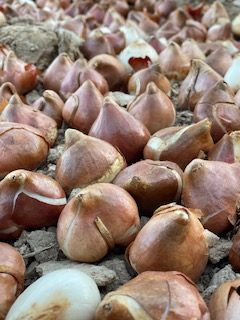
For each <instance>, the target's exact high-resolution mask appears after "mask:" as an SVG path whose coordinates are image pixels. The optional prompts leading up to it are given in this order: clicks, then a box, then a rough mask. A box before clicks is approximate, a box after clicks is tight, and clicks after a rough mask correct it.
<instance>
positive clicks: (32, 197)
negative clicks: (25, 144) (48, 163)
mask: <svg viewBox="0 0 240 320" xmlns="http://www.w3.org/2000/svg"><path fill="white" fill-rule="evenodd" d="M0 198H1V211H0V226H1V227H0V238H1V239H4V240H5V239H11V238H14V237H16V235H17V234H18V235H19V234H20V233H21V231H22V230H23V229H24V228H40V227H46V226H50V225H53V224H56V222H57V220H58V217H59V215H60V213H61V210H62V209H63V207H64V205H65V204H66V197H65V193H64V191H63V189H62V187H61V186H60V184H59V183H58V182H56V181H55V180H53V179H52V178H50V177H48V176H45V175H43V174H41V173H37V172H31V171H27V170H16V171H13V172H11V173H9V174H8V175H7V176H6V177H5V178H4V179H3V180H2V181H1V182H0Z"/></svg>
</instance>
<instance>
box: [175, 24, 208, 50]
mask: <svg viewBox="0 0 240 320" xmlns="http://www.w3.org/2000/svg"><path fill="white" fill-rule="evenodd" d="M206 37H207V30H206V29H205V27H204V26H203V25H202V24H201V23H200V22H198V21H195V20H191V19H190V20H187V21H186V24H185V26H184V27H183V28H182V29H181V30H180V31H179V32H178V33H177V34H175V35H173V36H172V37H171V38H170V40H172V41H175V42H177V43H179V44H182V43H183V41H185V40H186V39H188V38H190V39H194V40H196V41H198V42H204V41H205V40H206Z"/></svg>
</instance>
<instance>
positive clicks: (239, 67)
mask: <svg viewBox="0 0 240 320" xmlns="http://www.w3.org/2000/svg"><path fill="white" fill-rule="evenodd" d="M239 73H240V55H237V56H236V57H235V58H234V59H233V62H232V64H231V66H230V68H229V69H228V70H227V72H226V74H225V76H224V81H226V82H227V84H228V85H229V86H230V88H231V89H232V90H233V91H234V92H237V91H238V90H239V89H240V81H239Z"/></svg>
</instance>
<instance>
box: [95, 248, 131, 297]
mask: <svg viewBox="0 0 240 320" xmlns="http://www.w3.org/2000/svg"><path fill="white" fill-rule="evenodd" d="M99 266H105V267H107V268H109V269H111V270H114V271H115V272H116V275H117V277H116V279H115V281H113V282H112V283H111V284H110V285H109V286H108V287H107V290H106V292H104V293H107V292H109V291H113V290H116V289H117V288H119V287H120V286H121V285H123V284H125V283H126V282H128V281H129V280H130V279H131V278H132V277H131V275H130V274H129V273H128V271H127V268H126V264H125V261H124V257H123V256H122V255H121V256H117V257H116V256H114V255H112V254H110V255H108V256H107V257H106V258H105V259H104V261H102V262H100V263H99Z"/></svg>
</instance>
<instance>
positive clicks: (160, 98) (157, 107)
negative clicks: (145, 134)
mask: <svg viewBox="0 0 240 320" xmlns="http://www.w3.org/2000/svg"><path fill="white" fill-rule="evenodd" d="M127 110H128V112H129V113H130V114H131V115H133V116H134V117H135V118H136V119H137V120H139V121H140V122H142V123H143V124H144V125H145V126H146V127H147V128H148V130H149V132H150V133H151V134H153V133H155V132H156V131H158V130H160V129H162V128H166V127H169V126H172V125H173V124H174V122H175V118H176V111H175V108H174V105H173V103H172V101H171V100H170V99H169V98H168V96H167V95H166V94H165V93H164V92H163V91H161V90H160V89H159V88H158V87H157V86H156V85H155V83H154V82H150V83H149V84H148V85H147V88H146V91H145V92H144V93H143V94H141V95H139V96H138V97H136V98H135V99H134V100H133V101H132V102H131V103H130V104H129V105H128V108H127Z"/></svg>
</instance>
